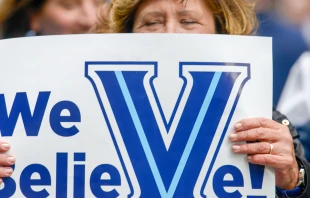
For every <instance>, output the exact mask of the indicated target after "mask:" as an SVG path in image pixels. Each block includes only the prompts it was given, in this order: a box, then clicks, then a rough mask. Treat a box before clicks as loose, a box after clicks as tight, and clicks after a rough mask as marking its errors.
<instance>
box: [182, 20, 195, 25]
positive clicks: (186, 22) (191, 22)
mask: <svg viewBox="0 0 310 198" xmlns="http://www.w3.org/2000/svg"><path fill="white" fill-rule="evenodd" d="M181 23H182V24H185V25H190V24H195V23H197V22H196V21H194V20H191V19H183V20H182V21H181Z"/></svg>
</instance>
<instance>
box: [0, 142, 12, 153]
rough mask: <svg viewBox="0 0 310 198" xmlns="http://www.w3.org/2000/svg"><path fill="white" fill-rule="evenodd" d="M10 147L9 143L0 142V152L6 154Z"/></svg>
mask: <svg viewBox="0 0 310 198" xmlns="http://www.w3.org/2000/svg"><path fill="white" fill-rule="evenodd" d="M10 148H11V146H10V144H9V143H7V142H5V141H1V140H0V152H6V151H8V150H10Z"/></svg>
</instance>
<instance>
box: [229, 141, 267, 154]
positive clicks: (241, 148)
mask: <svg viewBox="0 0 310 198" xmlns="http://www.w3.org/2000/svg"><path fill="white" fill-rule="evenodd" d="M232 150H233V152H235V153H242V154H269V153H270V151H271V144H269V143H268V142H257V143H250V144H241V145H233V146H232Z"/></svg>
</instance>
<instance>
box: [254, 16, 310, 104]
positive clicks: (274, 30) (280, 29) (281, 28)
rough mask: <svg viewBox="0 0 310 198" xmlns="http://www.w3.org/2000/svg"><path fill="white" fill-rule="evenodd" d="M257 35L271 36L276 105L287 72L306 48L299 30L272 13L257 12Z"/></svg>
mask: <svg viewBox="0 0 310 198" xmlns="http://www.w3.org/2000/svg"><path fill="white" fill-rule="evenodd" d="M257 16H258V19H259V21H260V26H259V29H258V35H259V36H270V37H272V38H273V104H274V105H275V106H276V105H277V103H278V100H279V98H280V95H281V92H282V89H283V87H284V84H285V81H286V78H287V76H288V73H289V71H290V69H291V67H292V66H293V64H294V63H295V62H296V60H297V59H298V58H299V56H300V55H301V54H302V53H303V52H305V51H307V50H308V47H307V44H306V42H305V40H304V39H303V37H302V34H301V32H300V31H298V30H297V29H296V28H294V27H293V26H292V25H290V24H288V23H286V22H285V21H283V20H282V19H280V18H279V16H277V15H276V14H274V13H259V14H258V15H257Z"/></svg>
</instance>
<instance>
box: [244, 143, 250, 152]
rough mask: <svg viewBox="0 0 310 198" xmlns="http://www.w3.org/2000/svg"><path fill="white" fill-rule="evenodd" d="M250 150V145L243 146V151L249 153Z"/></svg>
mask: <svg viewBox="0 0 310 198" xmlns="http://www.w3.org/2000/svg"><path fill="white" fill-rule="evenodd" d="M250 150H252V144H245V145H244V151H245V152H247V151H250Z"/></svg>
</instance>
